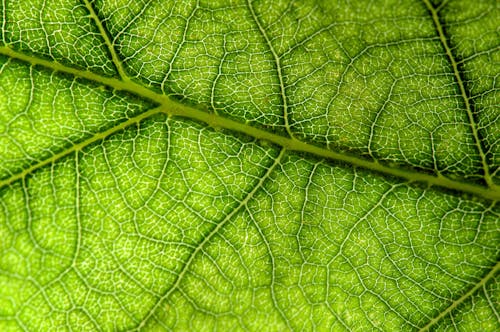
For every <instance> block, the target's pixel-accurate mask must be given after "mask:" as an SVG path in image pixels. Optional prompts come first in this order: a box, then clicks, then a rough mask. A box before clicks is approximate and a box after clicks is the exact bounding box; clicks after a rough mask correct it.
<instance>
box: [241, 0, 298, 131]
mask: <svg viewBox="0 0 500 332" xmlns="http://www.w3.org/2000/svg"><path fill="white" fill-rule="evenodd" d="M247 4H248V9H249V10H250V13H251V14H252V19H253V20H254V22H255V24H256V25H257V27H258V28H259V31H260V33H261V34H262V36H263V37H264V40H265V41H266V44H267V46H268V47H269V50H270V51H271V54H272V55H273V58H274V62H275V64H276V72H277V73H278V80H279V84H280V96H281V102H282V103H283V119H284V121H285V129H286V132H287V133H288V135H289V136H290V138H293V137H294V136H293V133H292V130H291V129H290V123H289V122H288V103H287V98H286V94H285V83H284V80H283V73H282V69H281V61H280V57H279V56H278V54H277V53H276V51H275V50H274V47H273V44H272V43H271V40H270V39H269V37H268V36H267V32H266V30H265V29H264V27H263V26H262V24H261V23H260V21H259V18H258V17H257V14H256V13H255V10H254V9H253V6H252V1H251V0H247Z"/></svg>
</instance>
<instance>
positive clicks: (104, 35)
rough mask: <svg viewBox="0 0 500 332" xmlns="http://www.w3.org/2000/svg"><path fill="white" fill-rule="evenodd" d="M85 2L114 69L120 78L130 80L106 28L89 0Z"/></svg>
mask: <svg viewBox="0 0 500 332" xmlns="http://www.w3.org/2000/svg"><path fill="white" fill-rule="evenodd" d="M83 2H84V3H85V7H87V10H88V11H89V13H90V17H92V19H93V20H94V22H95V24H96V25H97V28H98V29H99V32H100V34H101V36H102V39H104V43H105V44H106V46H107V48H108V51H109V53H110V55H111V59H112V61H113V64H114V65H115V67H116V70H117V71H118V75H120V78H121V79H122V80H124V81H128V80H130V79H129V77H128V75H127V73H126V72H125V69H123V65H122V62H121V60H120V58H119V57H118V54H117V53H116V50H115V47H114V45H113V42H112V41H111V39H110V38H109V35H108V32H107V31H106V28H105V27H104V25H103V23H102V21H101V19H100V18H99V16H98V15H97V13H96V11H95V10H94V6H93V5H92V3H91V2H90V1H89V0H83Z"/></svg>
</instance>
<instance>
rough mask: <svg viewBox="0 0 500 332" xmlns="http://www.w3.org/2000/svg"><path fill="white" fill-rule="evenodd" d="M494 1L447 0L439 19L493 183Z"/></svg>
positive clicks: (496, 140) (497, 135)
mask: <svg viewBox="0 0 500 332" xmlns="http://www.w3.org/2000/svg"><path fill="white" fill-rule="evenodd" d="M499 15H500V6H499V5H498V3H497V2H495V1H480V2H478V3H473V2H460V1H450V3H449V5H447V6H446V7H444V8H443V10H442V16H443V21H444V24H445V27H446V30H447V32H448V33H449V34H450V43H451V46H452V47H453V51H454V53H455V54H456V55H457V59H458V66H459V69H460V70H461V73H462V76H463V78H464V83H465V86H466V87H467V89H468V93H469V96H470V99H471V105H472V110H473V112H474V117H475V119H476V121H477V124H478V129H479V135H480V137H481V139H482V140H481V142H482V144H483V147H484V151H485V153H486V154H487V159H488V164H489V167H490V169H491V173H492V174H493V175H494V181H495V182H497V183H499V181H500V180H499V179H498V176H499V172H500V108H499V107H498V105H499V104H500V83H499V77H498V75H499V73H500V40H499V38H498V17H499Z"/></svg>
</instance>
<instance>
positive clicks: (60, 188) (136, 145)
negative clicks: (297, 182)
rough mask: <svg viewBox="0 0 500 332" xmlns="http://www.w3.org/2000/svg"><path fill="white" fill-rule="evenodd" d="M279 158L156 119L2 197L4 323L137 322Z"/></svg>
mask: <svg viewBox="0 0 500 332" xmlns="http://www.w3.org/2000/svg"><path fill="white" fill-rule="evenodd" d="M275 154H276V152H275V150H273V149H269V148H262V147H259V146H257V145H255V144H254V143H251V142H248V141H247V140H242V139H237V138H233V137H230V136H227V135H221V134H220V133H217V132H213V131H210V130H205V129H203V128H201V127H200V126H199V125H197V124H194V123H190V122H179V121H166V119H165V118H164V117H157V118H153V119H150V120H147V121H145V122H144V123H141V124H140V125H138V126H136V127H134V128H129V129H127V130H125V131H124V132H121V133H118V134H116V135H113V136H111V137H110V138H108V139H106V140H105V141H103V142H100V143H98V144H95V145H93V146H90V147H88V148H86V149H84V150H83V151H81V152H78V153H75V154H73V155H71V156H68V157H67V158H66V159H65V160H64V161H60V162H58V163H56V164H53V165H51V167H47V168H44V169H42V170H40V171H37V172H36V173H34V174H33V175H32V176H30V177H28V178H27V179H26V180H24V181H19V182H16V183H15V184H13V185H12V186H10V187H7V188H3V189H2V192H1V193H0V195H1V200H0V202H1V205H0V206H1V208H2V209H1V210H0V212H1V213H0V237H1V238H2V242H1V246H0V285H1V286H2V287H0V308H2V309H1V312H0V315H1V316H2V318H1V319H0V326H3V328H5V327H8V326H10V327H17V328H21V329H23V328H24V329H28V330H38V331H40V330H48V329H51V328H54V327H58V328H64V329H66V328H70V329H78V330H81V329H89V330H95V329H104V330H123V329H124V328H130V327H133V326H136V325H138V324H139V323H140V322H141V320H142V319H144V317H145V316H146V315H147V313H148V312H149V311H150V310H152V309H151V308H153V307H154V306H155V305H156V304H157V303H158V302H159V300H160V298H161V297H162V296H163V294H164V293H166V292H168V291H169V289H171V288H172V287H174V286H173V285H174V284H175V282H176V280H177V279H178V278H181V275H182V271H183V269H184V268H185V266H186V262H187V261H188V259H189V258H190V257H191V255H194V254H195V253H196V252H197V251H199V249H197V248H198V246H199V245H200V243H203V242H204V241H205V239H206V238H207V235H208V234H209V233H210V232H212V231H213V229H214V228H215V227H217V226H218V225H219V224H220V223H224V222H225V221H224V220H225V218H227V215H228V214H229V213H230V212H231V211H232V210H233V209H235V206H237V205H238V204H239V203H240V202H241V201H242V200H243V199H245V197H246V196H247V195H248V192H250V191H251V190H252V188H253V187H254V186H255V185H256V183H258V182H259V180H260V178H261V177H262V176H263V174H265V172H266V170H267V168H268V167H269V165H270V164H272V161H273V157H274V156H275ZM138 298H140V301H137V299H138ZM3 328H2V330H3Z"/></svg>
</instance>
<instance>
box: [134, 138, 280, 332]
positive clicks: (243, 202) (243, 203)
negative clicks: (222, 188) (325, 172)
mask: <svg viewBox="0 0 500 332" xmlns="http://www.w3.org/2000/svg"><path fill="white" fill-rule="evenodd" d="M285 151H286V150H285V149H284V148H282V149H281V150H280V153H279V154H278V156H277V157H276V158H275V159H274V161H273V163H272V164H271V165H270V166H269V167H268V168H267V170H266V172H265V173H264V175H263V176H262V177H261V178H260V179H259V181H258V182H257V184H256V185H255V186H254V187H253V188H252V190H250V191H249V192H248V194H247V195H246V196H245V197H244V198H243V199H242V200H241V201H240V203H239V204H238V206H237V207H236V208H234V209H233V210H232V211H231V212H230V213H228V214H227V215H226V217H225V218H224V219H223V220H222V221H220V222H219V223H218V224H217V226H215V227H214V228H213V229H212V231H210V233H209V234H208V235H207V236H205V237H204V238H203V240H202V241H201V242H200V243H199V244H198V246H197V247H196V248H195V249H194V250H193V252H192V253H191V254H190V255H189V257H188V259H187V261H186V263H185V264H184V266H183V268H182V269H181V271H180V272H179V275H178V276H177V278H176V279H175V282H174V284H173V285H172V287H170V289H169V290H168V291H167V292H166V293H165V294H164V295H163V296H162V297H161V298H160V299H159V300H158V301H157V302H156V304H155V305H154V306H153V307H152V308H151V310H150V311H149V313H148V314H147V315H146V316H145V317H144V319H143V320H142V322H141V323H140V324H139V325H138V326H137V327H136V328H135V329H133V330H134V331H140V330H141V329H142V328H143V327H144V325H145V324H146V323H147V322H148V321H149V319H150V318H151V317H152V316H153V314H154V313H155V311H156V309H157V308H158V307H159V306H160V305H161V304H162V303H163V302H164V301H165V300H166V299H167V298H168V297H170V295H172V293H173V292H174V291H175V290H176V289H178V288H179V285H180V283H181V281H182V280H183V277H184V276H185V275H186V273H188V270H189V268H190V266H191V264H193V261H194V259H195V258H196V256H197V254H198V253H200V252H201V251H202V250H203V248H204V247H205V246H206V245H207V244H208V243H209V242H210V241H211V240H212V238H213V237H214V236H215V235H217V234H218V233H219V231H220V230H221V229H222V228H223V227H224V225H226V224H227V223H228V222H229V221H230V220H231V219H232V218H233V216H235V215H236V213H238V212H239V211H240V210H241V209H242V208H244V207H245V206H247V204H248V202H249V201H250V200H251V199H252V198H253V197H254V195H255V193H256V192H257V191H259V189H260V188H262V186H263V185H264V183H265V182H266V180H267V179H268V178H269V176H271V174H272V172H273V171H274V169H275V168H276V166H278V165H279V163H280V162H281V159H282V158H283V156H284V154H285Z"/></svg>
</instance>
